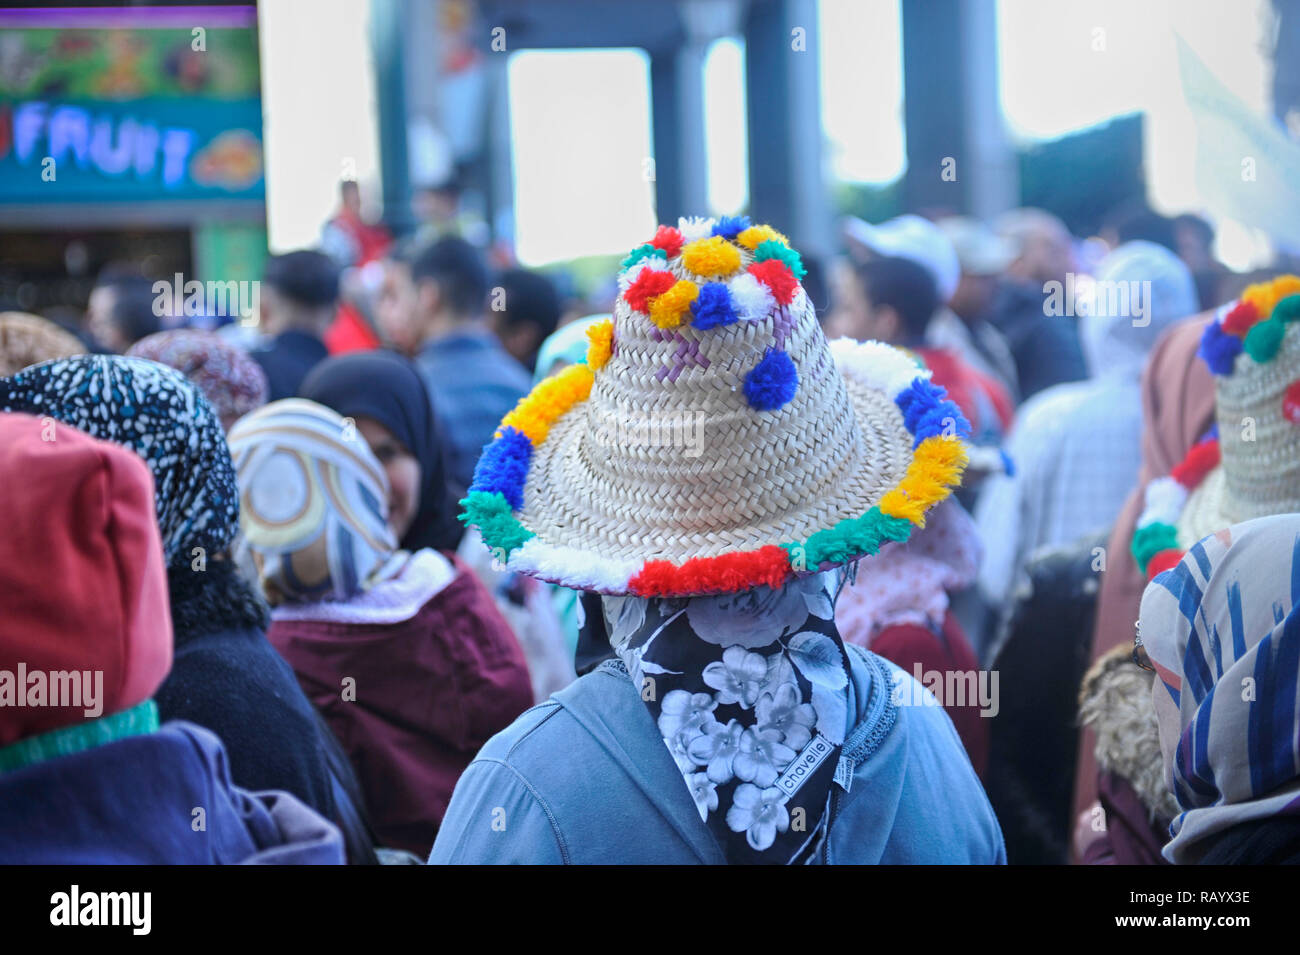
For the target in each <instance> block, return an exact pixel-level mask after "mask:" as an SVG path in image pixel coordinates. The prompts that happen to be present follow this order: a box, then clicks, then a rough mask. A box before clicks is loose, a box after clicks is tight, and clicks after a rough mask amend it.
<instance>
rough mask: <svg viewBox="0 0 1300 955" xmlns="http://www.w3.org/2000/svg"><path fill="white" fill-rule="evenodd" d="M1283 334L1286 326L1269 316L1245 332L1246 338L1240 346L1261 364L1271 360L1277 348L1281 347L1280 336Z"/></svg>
mask: <svg viewBox="0 0 1300 955" xmlns="http://www.w3.org/2000/svg"><path fill="white" fill-rule="evenodd" d="M1285 334H1286V326H1285V325H1283V324H1282V323H1281V322H1279V321H1277V320H1276V319H1273V318H1270V319H1269V320H1268V321H1266V322H1260V323H1259V324H1257V325H1256V326H1255V327H1254V328H1252V329H1251V330H1250V331H1249V332H1247V333H1246V340H1245V342H1243V343H1242V347H1243V348H1244V349H1245V350H1246V354H1247V355H1249V356H1250V357H1251V358H1253V359H1255V361H1257V362H1259V363H1260V364H1263V363H1264V362H1266V361H1272V360H1273V356H1274V355H1276V354H1277V350H1278V349H1279V348H1281V347H1282V336H1283V335H1285Z"/></svg>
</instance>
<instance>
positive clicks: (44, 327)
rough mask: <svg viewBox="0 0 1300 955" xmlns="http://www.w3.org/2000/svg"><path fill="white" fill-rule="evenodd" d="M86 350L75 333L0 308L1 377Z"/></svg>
mask: <svg viewBox="0 0 1300 955" xmlns="http://www.w3.org/2000/svg"><path fill="white" fill-rule="evenodd" d="M85 353H86V346H85V345H84V344H82V343H81V341H79V340H78V339H77V337H76V336H75V335H73V334H71V333H69V332H66V331H64V330H63V329H62V328H60V327H59V326H58V325H56V324H54V323H53V322H51V321H48V320H47V319H44V318H41V317H39V316H37V315H28V314H27V313H26V312H0V377H5V376H8V375H12V374H15V373H17V372H20V371H22V370H23V369H24V368H26V367H28V366H29V365H36V364H40V363H41V362H43V361H51V360H53V359H55V358H67V357H69V356H71V355H84V354H85Z"/></svg>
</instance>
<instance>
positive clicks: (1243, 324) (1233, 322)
mask: <svg viewBox="0 0 1300 955" xmlns="http://www.w3.org/2000/svg"><path fill="white" fill-rule="evenodd" d="M1259 319H1260V314H1259V309H1257V308H1256V307H1255V306H1254V305H1253V304H1252V303H1250V302H1246V301H1241V302H1238V303H1237V304H1236V305H1234V306H1232V308H1230V309H1228V313H1227V314H1226V315H1224V316H1223V330H1224V331H1225V332H1227V333H1228V334H1229V335H1236V336H1237V337H1238V338H1245V337H1246V333H1247V332H1248V331H1250V329H1251V326H1252V325H1254V324H1255V323H1256V322H1258V321H1259ZM1210 324H1211V325H1213V324H1214V323H1213V322H1211V323H1210Z"/></svg>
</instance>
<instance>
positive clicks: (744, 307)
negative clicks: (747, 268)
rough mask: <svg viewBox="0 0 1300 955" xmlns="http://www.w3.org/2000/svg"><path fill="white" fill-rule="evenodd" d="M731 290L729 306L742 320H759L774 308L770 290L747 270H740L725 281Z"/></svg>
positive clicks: (774, 301) (774, 302) (773, 299)
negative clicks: (738, 273)
mask: <svg viewBox="0 0 1300 955" xmlns="http://www.w3.org/2000/svg"><path fill="white" fill-rule="evenodd" d="M727 289H728V291H730V292H731V307H732V309H733V310H734V311H735V313H736V318H738V319H739V320H740V321H742V322H761V321H763V320H764V319H766V318H767V317H768V316H769V315H771V314H772V311H773V310H774V309H775V308H776V299H775V298H773V297H772V290H771V289H769V288H768V287H767V286H766V285H764V284H763V283H762V282H760V281H759V280H758V279H757V278H755V277H754V276H753V275H750V274H749V273H748V272H742V273H741V274H740V275H737V276H736V277H735V278H734V279H732V280H731V281H730V282H728V283H727Z"/></svg>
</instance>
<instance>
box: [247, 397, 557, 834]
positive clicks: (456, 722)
mask: <svg viewBox="0 0 1300 955" xmlns="http://www.w3.org/2000/svg"><path fill="white" fill-rule="evenodd" d="M230 447H231V453H232V456H233V458H234V462H235V468H236V471H237V473H238V479H239V488H240V494H241V498H242V500H243V502H244V507H243V508H242V509H241V513H240V523H241V526H242V527H243V531H244V538H245V541H246V543H247V545H248V547H249V548H250V550H251V553H252V555H253V560H254V563H255V564H256V566H257V568H258V580H259V584H260V587H261V589H262V592H263V594H264V595H265V596H266V599H267V601H268V602H269V603H270V605H271V626H270V629H269V630H268V632H267V637H268V639H269V640H270V641H271V644H272V645H273V646H274V647H275V648H276V649H277V650H278V651H279V652H280V655H281V656H283V657H284V658H285V659H286V660H287V661H288V662H289V664H290V665H291V666H292V667H293V669H294V672H295V673H296V674H297V677H298V681H299V683H300V684H301V686H302V689H303V692H305V693H306V694H307V695H308V697H309V698H310V699H311V700H312V701H313V702H314V703H315V704H316V706H317V707H318V708H319V709H320V711H321V712H322V713H323V714H324V716H325V718H326V720H327V722H328V723H329V725H330V728H331V729H332V730H333V732H334V734H335V735H336V736H337V737H338V739H339V740H340V741H341V742H342V744H343V747H344V749H345V751H346V752H347V754H348V756H349V758H350V759H351V761H352V765H353V766H354V767H355V769H356V772H357V775H358V777H359V778H360V781H361V786H362V789H363V791H364V794H365V802H366V804H367V805H368V806H369V808H370V812H371V817H372V819H373V823H374V828H375V833H376V835H377V837H378V839H379V841H380V843H381V844H383V845H385V846H395V847H397V848H400V849H405V850H407V851H409V852H412V853H415V854H417V855H418V856H419V857H420V858H422V859H423V858H424V857H427V855H428V853H429V849H430V848H431V847H432V846H433V840H434V836H435V835H436V834H437V831H438V825H439V823H440V821H441V819H442V815H443V813H444V812H445V810H446V807H447V803H448V801H449V800H450V799H451V792H452V788H453V787H454V786H455V784H456V780H457V778H458V777H459V776H460V774H461V772H462V771H463V770H464V769H465V767H466V766H467V765H469V762H470V760H471V759H472V758H473V756H474V754H475V753H476V752H477V751H478V749H479V748H480V747H481V746H482V745H483V744H484V743H485V742H487V740H488V739H489V738H490V737H491V736H492V735H493V734H494V733H496V732H498V731H499V730H502V729H504V728H505V727H506V726H508V725H509V724H510V722H511V721H512V720H513V719H514V718H515V717H516V716H518V715H519V714H520V713H522V712H523V711H524V710H526V709H527V708H528V707H530V706H531V705H532V703H533V694H532V692H531V688H530V686H529V681H528V670H527V666H526V664H525V661H524V657H523V654H522V652H521V651H520V649H519V646H518V644H517V643H516V641H515V638H514V635H513V634H512V633H511V631H510V628H509V627H508V626H507V624H506V621H505V620H504V619H502V617H501V615H500V614H499V613H497V610H496V608H495V607H494V606H493V604H492V601H491V599H490V598H489V597H488V594H487V593H486V591H485V590H484V589H483V587H482V586H481V585H480V584H479V583H478V581H477V580H476V579H475V578H474V575H473V574H470V573H467V572H466V571H465V570H464V569H463V568H461V567H459V566H458V565H457V564H455V563H453V561H452V560H449V559H448V558H447V557H446V556H444V555H443V554H441V553H439V552H438V551H436V550H434V549H432V548H423V549H421V550H418V551H415V552H414V553H412V552H409V551H405V550H401V549H399V547H398V544H397V539H396V537H395V536H394V535H393V532H392V529H391V528H390V527H389V525H388V497H389V494H388V479H387V476H386V474H385V472H384V469H383V467H382V466H381V465H380V463H379V461H378V460H377V459H376V458H375V457H374V455H373V454H372V453H371V452H370V450H369V448H368V447H367V446H366V443H365V441H364V440H363V439H362V438H361V437H360V435H359V434H358V433H357V430H356V428H355V425H354V424H352V423H349V422H348V421H346V420H345V419H344V418H343V417H342V416H341V415H339V414H338V413H336V412H334V411H331V410H330V409H328V408H326V407H324V406H323V405H319V404H316V403H315V402H311V401H306V400H303V399H299V398H294V399H288V400H285V401H277V402H272V403H271V404H269V405H267V406H266V407H265V408H262V409H260V410H258V411H256V412H254V413H253V414H250V415H248V416H247V417H245V418H243V419H242V420H241V421H240V422H239V423H238V424H237V425H236V426H235V427H234V429H233V430H232V431H231V433H230ZM290 515H296V516H290ZM348 680H351V681H353V682H352V684H351V686H352V687H353V693H352V694H351V695H349V694H348V693H347V692H343V693H340V686H344V687H346V686H348V683H347V681H348Z"/></svg>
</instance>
